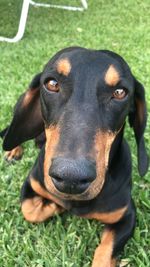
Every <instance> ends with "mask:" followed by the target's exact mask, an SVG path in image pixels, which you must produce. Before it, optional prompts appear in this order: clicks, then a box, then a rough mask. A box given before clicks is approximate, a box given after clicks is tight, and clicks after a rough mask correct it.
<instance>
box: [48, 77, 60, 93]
mask: <svg viewBox="0 0 150 267" xmlns="http://www.w3.org/2000/svg"><path fill="white" fill-rule="evenodd" d="M45 87H46V89H47V90H48V91H51V92H54V93H55V92H56V93H58V92H59V84H58V82H57V81H56V80H54V79H51V80H49V81H47V82H46V83H45Z"/></svg>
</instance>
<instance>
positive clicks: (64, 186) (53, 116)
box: [1, 47, 148, 267]
mask: <svg viewBox="0 0 150 267" xmlns="http://www.w3.org/2000/svg"><path fill="white" fill-rule="evenodd" d="M127 117H128V118H129V125H130V126H131V127H132V128H133V130H134V134H135V139H136V143H137V154H138V170H139V174H140V175H141V176H143V175H145V173H146V172H147V170H148V155H147V152H146V148H145V142H144V131H145V127H146V120H147V111H146V103H145V93H144V87H143V85H142V84H141V83H140V82H139V81H138V80H137V79H136V78H135V77H134V76H133V74H132V72H131V70H130V68H129V66H128V65H127V63H126V62H125V60H124V59H123V58H122V57H121V56H119V55H118V54H116V53H114V52H111V51H108V50H90V49H86V48H82V47H69V48H66V49H63V50H61V51H59V52H58V53H57V54H56V55H55V56H54V57H52V58H51V59H50V61H49V62H48V63H47V64H46V65H45V67H44V69H43V71H42V72H41V73H39V74H37V75H36V76H35V77H34V78H33V80H32V82H31V84H30V86H29V89H28V90H27V91H26V92H25V93H24V94H23V95H21V97H20V98H19V100H18V102H17V104H16V106H15V109H14V115H13V119H12V122H11V123H10V125H9V126H8V127H7V128H6V129H4V130H3V131H2V132H1V136H2V137H3V149H4V150H5V151H7V152H6V158H7V160H8V161H11V160H12V159H19V158H20V157H21V155H22V148H21V146H20V145H21V144H22V143H23V142H25V141H27V140H29V139H34V138H35V139H36V143H37V144H38V145H39V146H40V152H39V156H38V158H37V160H36V162H35V164H34V166H33V168H32V170H31V171H30V173H29V176H28V177H27V179H26V180H25V182H24V184H23V186H22V190H21V209H22V213H23V216H24V217H25V219H26V220H27V221H30V222H32V223H36V222H42V221H45V220H47V219H48V218H50V217H52V216H53V215H55V214H59V213H62V212H64V211H65V210H69V211H70V212H71V213H72V214H75V215H77V216H80V217H82V218H87V219H96V220H98V221H100V222H102V223H104V224H105V228H104V232H103V234H102V238H101V242H100V244H99V246H98V247H97V248H96V251H95V254H94V258H93V262H92V267H114V266H116V264H117V263H116V256H117V254H118V253H119V252H120V251H121V250H123V248H124V246H125V244H126V242H127V240H128V239H129V238H130V237H131V236H132V234H133V231H134V228H135V222H136V211H135V205H134V202H133V200H132V196H131V155H130V149H129V146H128V144H127V142H126V141H125V139H124V137H123V134H124V128H125V124H126V118H127Z"/></svg>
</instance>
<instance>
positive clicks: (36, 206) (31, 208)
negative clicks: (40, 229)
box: [21, 196, 61, 222]
mask: <svg viewBox="0 0 150 267" xmlns="http://www.w3.org/2000/svg"><path fill="white" fill-rule="evenodd" d="M21 209H22V213H23V215H24V217H25V219H26V220H27V221H29V222H43V221H45V220H46V219H48V218H49V217H52V216H54V215H55V214H57V213H59V212H61V208H59V207H58V206H57V205H56V204H55V203H49V204H44V203H43V198H41V197H39V196H36V197H33V198H31V199H26V200H25V201H24V202H23V203H22V207H21Z"/></svg>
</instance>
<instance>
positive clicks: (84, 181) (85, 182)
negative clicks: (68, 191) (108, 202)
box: [81, 179, 91, 184]
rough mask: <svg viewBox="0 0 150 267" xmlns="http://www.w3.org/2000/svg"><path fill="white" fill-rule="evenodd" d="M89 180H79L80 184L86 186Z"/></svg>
mask: <svg viewBox="0 0 150 267" xmlns="http://www.w3.org/2000/svg"><path fill="white" fill-rule="evenodd" d="M90 180H91V179H89V180H88V179H83V180H81V183H82V184H88V183H89V181H90Z"/></svg>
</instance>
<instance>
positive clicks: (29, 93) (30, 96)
mask: <svg viewBox="0 0 150 267" xmlns="http://www.w3.org/2000/svg"><path fill="white" fill-rule="evenodd" d="M38 93H39V92H38V91H37V90H36V88H34V89H33V88H32V90H31V89H28V90H27V92H26V93H25V96H24V98H23V102H22V107H26V106H28V105H29V103H30V102H31V101H32V99H33V98H34V96H35V95H36V94H38Z"/></svg>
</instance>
